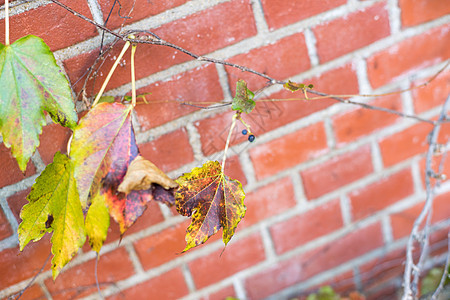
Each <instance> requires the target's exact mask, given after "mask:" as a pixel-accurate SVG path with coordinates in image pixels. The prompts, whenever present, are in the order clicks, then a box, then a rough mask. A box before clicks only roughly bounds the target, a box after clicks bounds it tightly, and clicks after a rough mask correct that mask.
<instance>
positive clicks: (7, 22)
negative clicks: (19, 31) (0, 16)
mask: <svg viewBox="0 0 450 300" xmlns="http://www.w3.org/2000/svg"><path fill="white" fill-rule="evenodd" d="M5 45H6V46H9V0H6V1H5Z"/></svg>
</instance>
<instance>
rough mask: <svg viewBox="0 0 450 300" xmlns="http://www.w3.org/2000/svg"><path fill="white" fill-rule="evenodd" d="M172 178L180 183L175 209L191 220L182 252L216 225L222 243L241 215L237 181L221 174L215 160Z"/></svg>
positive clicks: (200, 241) (240, 191) (206, 236)
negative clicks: (219, 231)
mask: <svg viewBox="0 0 450 300" xmlns="http://www.w3.org/2000/svg"><path fill="white" fill-rule="evenodd" d="M176 181H177V183H178V184H179V186H180V187H179V188H178V190H177V192H176V194H175V200H176V207H177V211H178V212H179V213H180V214H181V215H184V216H189V217H191V219H192V222H191V224H190V225H189V227H188V229H187V231H186V242H187V245H186V248H185V249H184V250H183V252H185V251H187V250H189V249H190V248H193V247H196V246H198V245H200V244H203V243H204V242H206V241H207V240H208V239H209V237H210V236H212V235H213V234H215V233H216V232H217V231H218V230H219V229H220V228H222V229H223V235H222V239H223V242H224V243H225V245H226V244H227V243H228V242H229V241H230V239H231V238H232V237H233V235H234V232H235V230H236V227H237V224H238V223H239V222H240V220H241V219H242V218H243V217H244V215H245V210H246V207H245V205H244V198H245V194H244V190H243V189H242V185H241V183H240V182H239V181H237V180H233V179H230V178H229V177H228V176H226V175H225V174H223V172H222V170H221V165H220V164H219V162H217V161H209V162H207V163H205V164H204V165H203V166H202V167H200V168H194V169H192V171H191V172H190V173H187V174H184V175H182V176H181V177H179V178H178V179H177V180H176Z"/></svg>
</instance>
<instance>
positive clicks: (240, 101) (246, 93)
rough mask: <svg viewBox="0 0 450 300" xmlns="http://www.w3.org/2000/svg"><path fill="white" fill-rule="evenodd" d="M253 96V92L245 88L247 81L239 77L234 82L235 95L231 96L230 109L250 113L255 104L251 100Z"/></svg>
mask: <svg viewBox="0 0 450 300" xmlns="http://www.w3.org/2000/svg"><path fill="white" fill-rule="evenodd" d="M254 97H255V94H254V93H253V92H252V91H250V90H249V89H248V88H247V83H246V82H245V81H244V80H242V79H239V80H238V82H236V95H235V96H234V98H233V104H232V106H231V109H232V110H237V111H239V112H244V113H246V114H249V113H251V111H252V110H253V109H254V108H255V105H256V103H255V101H253V98H254Z"/></svg>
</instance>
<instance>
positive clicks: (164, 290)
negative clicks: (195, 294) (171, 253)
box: [107, 268, 189, 300]
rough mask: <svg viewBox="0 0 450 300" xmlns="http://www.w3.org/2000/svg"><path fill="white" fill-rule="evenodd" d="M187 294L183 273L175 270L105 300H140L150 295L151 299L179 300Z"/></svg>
mask: <svg viewBox="0 0 450 300" xmlns="http://www.w3.org/2000/svg"><path fill="white" fill-rule="evenodd" d="M187 294H189V290H188V287H187V285H186V282H185V281H184V277H183V273H182V272H181V269H179V268H177V269H172V270H170V271H168V272H166V273H164V274H159V275H158V276H156V277H154V278H151V279H149V280H147V281H144V282H142V283H139V284H137V285H135V286H133V287H130V288H128V289H126V290H123V291H120V292H119V293H117V294H115V295H113V296H111V297H108V298H107V299H108V300H113V299H114V300H115V299H117V300H119V299H142V297H144V298H146V297H148V296H150V295H151V298H152V299H179V298H181V297H183V296H186V295H187Z"/></svg>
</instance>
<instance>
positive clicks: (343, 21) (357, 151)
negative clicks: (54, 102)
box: [0, 0, 450, 300]
mask: <svg viewBox="0 0 450 300" xmlns="http://www.w3.org/2000/svg"><path fill="white" fill-rule="evenodd" d="M12 2H13V4H14V5H15V7H13V8H12V15H11V18H10V20H11V40H12V41H14V40H16V39H17V38H19V37H20V36H23V35H26V34H35V35H37V36H40V37H42V38H44V40H45V41H46V42H47V43H48V45H49V46H50V48H51V49H52V50H58V52H57V55H56V57H57V58H58V59H60V60H61V61H58V63H60V64H61V65H62V66H63V67H64V68H65V71H66V73H67V74H68V77H69V79H70V81H71V84H74V86H73V90H74V95H77V94H78V93H79V92H80V90H81V87H82V85H83V84H84V80H85V78H84V77H82V75H83V74H84V73H85V72H86V70H87V69H88V68H89V67H91V66H92V64H93V62H94V61H95V60H96V58H97V57H98V53H99V47H100V43H99V41H98V39H97V38H96V37H97V36H98V31H97V29H96V28H95V27H94V26H93V25H91V24H89V23H87V22H85V21H83V20H82V19H81V18H78V17H76V16H73V15H71V14H69V13H67V12H66V11H65V10H64V9H62V8H60V7H58V6H57V5H55V4H52V3H50V2H49V3H44V2H39V1H38V2H30V3H19V2H16V1H12ZM14 2H16V3H14ZM20 2H22V1H20ZM62 2H63V3H65V4H67V5H69V6H71V7H72V8H74V9H75V10H77V11H78V12H80V13H82V14H83V15H85V16H86V17H89V18H92V17H93V14H94V15H95V17H96V19H97V17H99V18H103V20H106V18H107V16H108V13H109V11H110V10H111V7H112V4H113V2H114V1H112V0H92V1H89V5H88V4H87V2H86V1H66V0H64V1H62ZM96 2H97V4H98V5H99V6H98V8H99V9H100V10H99V11H96V10H95V7H94V6H95V5H96V4H95V3H96ZM444 2H445V1H438V0H423V1H419V0H398V1H386V0H379V1H344V0H335V1H331V0H303V1H284V2H280V1H275V0H261V1H251V0H230V1H198V0H195V1H186V0H169V1H147V0H136V1H121V2H120V4H121V5H122V8H121V9H120V16H119V5H118V4H117V2H116V6H115V8H114V9H113V10H112V12H111V16H110V18H109V20H108V23H107V27H108V28H112V29H119V28H121V25H122V24H124V25H125V26H127V27H125V28H122V30H128V29H142V30H150V31H151V32H153V33H155V34H157V35H158V36H160V37H161V38H162V39H164V40H166V41H169V42H171V43H174V44H176V45H179V46H181V47H183V48H186V49H188V50H189V51H192V52H193V53H195V54H198V55H204V56H211V57H214V58H217V59H224V60H226V61H227V62H230V63H236V64H240V65H244V66H246V67H250V68H253V69H255V70H257V71H258V72H261V73H263V74H266V75H268V76H271V77H274V78H275V79H276V80H289V79H290V80H292V81H295V82H298V83H304V84H313V85H314V89H313V90H315V91H317V92H324V93H328V94H333V95H355V94H358V93H360V92H361V91H364V93H366V91H368V92H370V88H372V90H374V93H379V92H380V93H385V92H386V93H391V92H395V91H399V90H400V89H405V88H407V87H409V86H411V87H413V86H417V85H420V84H421V83H423V82H425V81H427V80H428V79H429V78H433V76H434V75H435V74H436V73H437V72H438V70H440V69H441V68H442V66H443V65H444V63H443V62H444V61H445V60H447V59H449V58H450V52H449V51H450V50H449V49H450V48H449V47H448V45H449V41H450V37H449V32H450V30H449V26H448V23H449V22H448V21H449V19H448V18H449V15H448V14H449V12H450V11H449V6H448V5H446V4H444ZM3 3H4V1H1V0H0V5H3ZM197 4H200V5H197ZM133 5H134V8H133V11H132V13H131V15H130V17H131V18H129V19H125V18H123V16H125V15H127V14H128V13H129V11H130V10H131V9H132V7H133ZM36 7H37V8H36ZM90 9H93V10H92V11H93V13H91V11H90ZM0 14H1V15H3V12H0ZM97 20H98V19H97ZM4 23H5V22H4V20H3V19H2V20H0V27H1V28H4V27H3V26H4ZM144 23H145V24H150V25H146V26H147V28H138V24H144ZM159 24H161V25H159ZM122 32H123V31H122ZM137 35H144V33H138V34H137ZM4 37H5V34H4V30H1V31H0V42H2V43H4ZM111 42H112V40H111V39H109V38H108V39H106V40H105V46H109V45H111V44H110V43H111ZM123 44H124V42H123V41H120V42H118V43H117V44H116V45H115V46H114V47H113V49H112V50H111V52H110V53H109V55H108V56H106V57H105V59H104V60H100V61H99V64H101V65H102V66H101V67H100V69H98V70H97V73H96V79H95V80H93V79H92V78H91V79H90V80H89V81H88V82H87V85H86V87H87V90H86V94H85V95H86V96H87V97H91V96H92V95H95V94H96V93H97V92H98V91H99V89H100V86H101V84H102V81H103V80H104V78H105V77H106V75H107V74H108V72H109V69H110V67H111V66H112V64H113V63H114V60H115V57H117V55H118V54H119V52H120V51H121V47H122V46H123ZM201 60H202V59H200V60H199V61H195V59H194V58H193V57H191V56H189V55H186V54H185V53H183V52H182V51H180V50H179V49H178V50H177V49H174V48H170V47H165V46H159V45H139V46H138V49H137V52H136V62H137V63H136V77H137V80H138V82H137V85H138V87H139V89H138V91H137V93H138V94H145V101H144V100H143V99H142V98H139V100H138V105H137V106H136V107H135V114H134V116H135V117H136V118H134V120H133V121H137V123H136V124H135V125H136V126H135V132H136V135H137V137H138V140H139V141H140V145H139V148H140V152H141V154H142V155H143V156H144V157H145V158H147V159H149V160H151V161H153V162H154V163H155V164H156V165H158V166H159V167H160V168H161V169H162V170H164V171H166V172H171V175H173V177H174V178H176V177H177V176H178V175H181V174H176V173H177V170H183V171H185V170H187V167H186V165H189V166H192V165H194V161H197V160H198V161H197V165H198V166H200V165H201V164H202V163H203V162H205V161H206V159H207V158H208V159H212V160H219V161H220V160H221V158H222V151H223V149H224V147H225V142H226V140H227V136H228V133H229V128H230V125H231V122H232V116H233V114H234V113H235V112H234V111H232V110H231V109H230V106H224V107H222V108H221V109H217V108H215V109H211V108H209V109H206V108H205V106H208V105H211V104H214V103H215V104H217V103H219V102H225V103H228V104H229V102H230V101H231V98H232V97H234V94H235V87H236V81H237V80H238V79H244V80H246V81H247V82H248V86H249V88H250V89H251V90H252V91H253V92H255V93H256V94H257V98H256V100H257V105H256V107H255V109H254V110H253V111H252V112H251V113H250V114H245V113H243V114H242V118H243V119H244V120H245V121H246V122H247V123H248V124H249V125H250V126H251V131H252V133H253V134H255V135H256V142H255V143H249V142H248V141H247V138H248V136H245V135H242V133H241V131H242V129H244V126H243V125H242V124H240V122H238V123H237V126H236V129H235V132H233V133H232V135H231V140H230V146H231V148H230V149H229V153H228V159H227V163H226V166H225V170H224V171H225V174H226V175H227V176H229V177H230V178H233V179H238V180H239V181H240V182H241V183H242V185H243V187H244V189H245V191H246V199H245V205H246V206H247V211H246V216H245V217H244V219H243V220H242V221H241V222H240V223H239V225H238V228H237V230H236V235H237V236H236V237H235V238H233V239H232V240H231V241H230V243H229V244H228V246H227V247H225V250H224V249H223V247H220V243H221V239H222V231H221V230H219V232H218V233H217V234H216V235H214V236H212V237H211V238H210V239H209V240H208V242H207V243H205V244H203V245H201V246H199V247H197V248H196V249H191V250H190V251H188V252H187V253H185V254H180V252H182V250H183V249H184V248H185V245H186V242H185V235H186V228H187V226H189V224H190V220H188V218H185V219H183V218H180V217H179V216H178V213H177V212H176V209H175V208H174V207H171V208H169V209H166V208H162V207H160V206H159V204H158V203H155V202H151V203H148V208H147V210H146V211H145V212H144V214H143V215H142V217H141V218H140V219H139V220H138V221H137V222H136V223H135V224H134V225H133V226H132V227H131V228H130V229H129V230H128V231H127V232H126V233H125V235H123V236H121V234H120V231H119V227H118V225H117V224H116V223H115V222H114V221H112V222H111V227H110V228H109V230H108V237H107V240H106V242H105V245H106V247H105V248H104V250H103V251H104V252H103V251H102V252H101V256H100V260H99V270H98V277H99V281H100V287H101V289H103V291H102V293H105V294H104V295H105V296H106V298H108V299H140V298H152V299H153V298H154V299H179V298H183V297H186V296H187V298H189V299H205V300H206V299H225V298H226V297H228V296H233V297H236V298H245V297H247V298H248V299H261V298H265V297H268V296H273V298H277V299H278V298H286V291H283V290H284V289H286V288H288V289H290V291H294V290H295V291H294V292H293V294H292V295H289V297H290V298H294V297H298V298H300V299H304V298H305V297H306V295H307V293H310V292H314V291H316V290H317V289H318V288H319V287H321V286H323V285H325V284H330V285H332V286H333V287H334V288H335V290H337V291H339V292H340V293H342V294H343V295H348V294H349V293H350V292H351V291H354V290H356V289H359V290H361V292H362V293H364V295H365V296H366V299H390V298H392V297H393V295H395V294H396V293H397V291H398V290H399V289H400V288H401V284H400V283H401V279H400V277H401V275H402V272H403V267H404V265H403V263H404V252H403V249H404V246H405V240H406V239H405V238H406V237H407V236H408V235H409V233H410V232H411V227H412V224H413V222H414V220H415V218H416V217H417V215H418V214H419V213H420V210H421V209H422V207H423V200H424V199H422V198H420V196H421V195H423V190H424V188H425V184H424V179H425V158H424V154H425V153H426V151H427V150H428V140H427V136H428V134H429V132H430V131H431V129H432V126H431V125H430V124H426V123H423V122H413V121H412V120H411V122H407V121H406V120H405V119H404V118H401V117H400V116H397V115H394V114H387V113H384V112H380V111H378V110H376V109H371V110H367V109H362V108H361V107H358V106H348V105H345V104H341V103H339V101H336V99H332V98H330V97H328V98H324V97H321V98H319V99H314V97H315V96H317V95H315V94H314V93H308V97H309V98H310V99H304V94H303V93H302V91H298V92H295V93H292V92H290V91H288V90H286V89H283V88H282V87H281V86H271V83H270V82H269V81H268V80H267V79H263V78H261V77H259V76H256V75H254V74H251V73H249V72H243V71H241V70H238V69H235V68H232V67H230V66H225V67H224V66H217V65H215V64H212V63H206V62H204V61H201ZM130 69H131V67H130V52H127V53H126V54H125V56H124V58H123V59H122V61H121V62H120V64H119V66H118V69H117V70H116V72H115V74H114V75H113V77H112V78H111V81H110V82H109V84H108V86H107V88H106V90H107V91H108V92H109V93H111V94H113V95H114V96H116V100H117V101H120V99H121V97H122V96H123V94H126V95H130V94H131V93H130V89H129V86H130V80H131V79H130ZM156 73H158V74H156ZM94 82H95V86H94ZM449 83H450V82H449V72H448V70H444V71H442V72H441V73H440V74H438V76H437V77H436V78H434V79H433V80H432V81H431V82H429V83H428V84H427V85H426V86H425V87H421V88H414V89H412V90H410V91H407V92H405V93H404V94H392V95H389V96H377V97H372V98H362V97H361V98H358V99H361V101H363V102H364V103H368V104H371V105H374V106H377V107H383V108H389V109H393V110H396V111H399V112H404V113H415V114H422V115H421V117H424V118H432V119H433V120H435V119H437V117H438V114H439V112H438V111H439V107H440V106H442V105H443V103H444V102H445V100H446V98H447V96H448V94H449V92H450V90H449V86H450V84H449ZM268 87H269V88H268ZM381 87H382V89H380V91H379V92H378V91H375V89H378V88H381ZM2 88H3V87H0V92H1V91H3V89H2ZM0 95H1V93H0ZM230 96H231V97H230ZM1 100H2V101H4V100H3V99H1ZM78 100H80V99H78ZM2 114H3V112H2ZM82 115H83V113H80V116H82ZM0 126H1V124H0ZM70 135H71V131H70V130H69V129H66V128H62V127H61V126H59V125H56V124H53V123H51V124H49V125H47V126H44V128H43V133H42V135H41V138H40V146H39V148H38V150H39V154H40V158H42V161H43V162H44V164H49V163H50V162H52V160H53V156H54V154H55V153H56V152H57V151H61V152H63V153H66V151H67V150H66V149H67V141H68V139H69V137H70ZM449 137H450V125H449V124H445V125H443V126H442V128H441V131H440V134H439V143H441V144H445V143H447V142H448V140H449ZM197 142H198V144H197ZM345 149H349V150H346V151H343V150H345ZM202 155H203V157H202ZM445 157H446V156H445V155H439V154H437V155H435V156H434V157H433V159H432V167H433V169H434V170H437V168H438V166H439V165H440V164H441V162H442V173H444V174H446V175H447V176H448V173H449V170H450V160H449V159H446V160H445V161H442V160H443V159H444V158H445ZM36 158H37V159H39V157H36ZM35 163H36V165H38V164H37V161H36V160H35ZM39 165H40V164H39ZM38 171H40V169H38V168H37V166H35V165H34V163H33V162H30V163H29V165H28V168H27V170H26V172H25V173H22V172H21V171H20V170H19V169H18V166H17V163H16V162H15V159H14V158H12V156H11V154H10V150H9V149H7V148H6V147H5V146H4V145H0V175H1V176H0V202H1V207H2V208H5V210H4V211H0V249H2V250H1V251H0V266H1V269H2V270H6V271H5V272H1V274H0V298H7V297H10V296H12V295H13V294H15V293H16V292H18V291H19V290H20V288H21V287H22V286H24V285H25V284H26V283H28V282H29V281H30V280H31V278H32V277H33V276H34V275H35V274H36V273H37V272H38V270H39V269H40V268H41V267H42V265H43V263H44V261H45V260H46V258H47V257H48V254H49V253H50V242H49V241H50V235H47V236H45V237H44V238H43V239H42V240H41V241H40V242H36V243H30V244H29V245H28V246H27V247H26V248H25V250H24V251H23V252H22V253H19V251H18V248H17V243H15V242H14V241H13V239H12V238H11V236H13V234H14V232H13V230H14V228H16V226H17V224H18V223H20V222H21V220H20V217H19V214H20V210H21V208H22V206H23V205H24V204H26V203H27V200H26V196H27V194H28V193H29V192H30V189H31V186H32V184H33V182H32V181H31V180H24V179H26V178H29V177H30V176H32V175H35V174H36V173H37V172H38ZM418 171H420V177H419V176H417V175H418V174H416V173H417V172H418ZM416 177H417V178H416ZM419 180H421V182H416V181H419ZM431 182H432V184H434V183H435V182H436V180H435V179H432V180H431ZM420 183H421V184H422V186H420ZM446 184H447V182H446V181H444V182H443V186H444V189H443V190H442V191H438V194H437V195H436V197H435V200H434V205H433V217H432V220H431V221H432V222H431V224H432V225H433V226H434V225H435V224H437V223H439V222H440V223H439V225H440V226H441V227H439V230H436V229H435V228H433V230H432V233H431V235H430V242H431V245H430V254H431V255H432V256H433V257H437V256H439V255H440V256H441V257H444V256H445V255H444V254H445V252H446V251H447V233H448V228H447V227H445V226H444V227H442V226H443V225H442V224H443V223H442V222H441V221H442V220H447V219H448V216H449V215H450V211H449V210H448V205H447V202H448V201H447V200H448V199H449V197H450V195H449V193H448V190H447V189H446ZM331 193H332V194H331ZM419 198H420V199H419ZM306 201H311V202H310V203H307V204H305V202H306ZM400 202H401V203H400ZM305 205H306V206H307V207H304V206H305ZM7 206H8V207H7ZM7 216H8V218H7ZM174 216H177V218H176V219H175V218H174ZM14 218H15V219H16V220H14ZM178 218H180V219H178ZM390 233H392V236H391V235H390ZM391 237H392V238H393V240H394V243H391V242H390V240H391V239H390V238H391ZM375 249H377V251H372V250H375ZM222 250H224V251H223V253H222ZM89 251H90V247H89V245H88V243H86V244H85V245H84V246H83V247H82V249H81V250H80V252H79V253H78V255H79V256H78V257H77V259H80V260H78V261H75V264H74V265H71V264H69V265H68V266H67V267H66V268H65V271H64V272H63V273H61V275H60V276H59V278H57V280H56V282H54V283H53V281H52V279H51V275H50V273H51V272H46V273H45V274H44V275H42V277H38V283H39V284H44V285H45V286H43V288H44V289H41V286H39V285H38V284H34V285H32V286H31V287H30V288H29V289H28V290H27V291H26V292H25V294H24V295H23V297H22V298H24V299H35V298H45V297H46V296H47V294H45V293H47V292H46V291H45V288H46V289H47V290H48V292H49V293H50V294H51V296H52V297H53V298H54V299H67V298H71V299H76V298H80V297H85V296H88V297H91V298H92V297H98V295H96V294H97V291H96V285H95V278H94V277H95V276H94V268H95V259H94V258H93V256H90V255H92V254H90V253H89ZM368 253H370V254H369V255H367V254H368ZM418 254H419V253H418V251H415V252H414V255H418ZM49 268H50V263H47V265H46V267H45V268H44V269H45V271H48V270H49ZM353 277H355V278H353ZM18 284H19V285H18ZM294 285H297V286H296V287H295V288H294V287H293V286H294ZM300 287H301V288H300ZM44 292H45V293H44ZM279 292H283V294H281V296H280V295H278V294H277V293H279Z"/></svg>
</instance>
